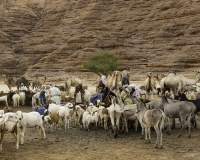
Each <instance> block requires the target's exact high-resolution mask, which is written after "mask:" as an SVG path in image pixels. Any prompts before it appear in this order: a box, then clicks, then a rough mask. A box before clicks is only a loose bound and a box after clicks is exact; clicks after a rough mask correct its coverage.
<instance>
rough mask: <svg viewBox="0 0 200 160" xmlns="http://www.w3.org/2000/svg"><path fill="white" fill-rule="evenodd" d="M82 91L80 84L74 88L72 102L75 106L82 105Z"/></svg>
mask: <svg viewBox="0 0 200 160" xmlns="http://www.w3.org/2000/svg"><path fill="white" fill-rule="evenodd" d="M84 93H85V91H84V89H83V86H82V84H79V85H78V86H76V87H75V92H74V102H75V105H77V104H84Z"/></svg>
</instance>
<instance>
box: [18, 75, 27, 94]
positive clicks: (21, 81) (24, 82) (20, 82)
mask: <svg viewBox="0 0 200 160" xmlns="http://www.w3.org/2000/svg"><path fill="white" fill-rule="evenodd" d="M22 83H23V85H24V86H25V87H26V88H27V89H28V91H29V87H30V82H29V81H28V80H27V79H26V78H25V77H21V78H19V79H18V80H17V81H16V85H17V89H18V90H19V88H20V87H21V84H22Z"/></svg>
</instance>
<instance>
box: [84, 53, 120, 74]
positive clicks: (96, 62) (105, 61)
mask: <svg viewBox="0 0 200 160" xmlns="http://www.w3.org/2000/svg"><path fill="white" fill-rule="evenodd" d="M118 61H119V58H118V57H117V56H116V55H114V54H111V53H109V52H108V51H100V52H96V53H93V54H91V55H90V56H89V57H88V58H87V60H86V62H85V63H84V64H83V67H84V68H85V69H88V70H90V71H91V72H94V73H96V74H98V75H99V76H100V75H101V74H105V75H107V74H109V73H111V72H113V71H115V70H117V69H118V65H119V62H118Z"/></svg>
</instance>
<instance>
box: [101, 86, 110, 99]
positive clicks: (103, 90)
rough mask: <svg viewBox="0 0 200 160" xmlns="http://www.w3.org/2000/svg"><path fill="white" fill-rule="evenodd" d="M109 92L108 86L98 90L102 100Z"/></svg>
mask: <svg viewBox="0 0 200 160" xmlns="http://www.w3.org/2000/svg"><path fill="white" fill-rule="evenodd" d="M109 92H110V89H109V88H108V87H104V88H103V89H102V90H101V92H100V94H101V95H102V98H101V101H103V100H104V99H105V98H106V96H107V95H108V94H109Z"/></svg>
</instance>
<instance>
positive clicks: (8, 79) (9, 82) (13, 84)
mask: <svg viewBox="0 0 200 160" xmlns="http://www.w3.org/2000/svg"><path fill="white" fill-rule="evenodd" d="M2 77H3V78H4V83H5V84H6V85H7V86H8V88H9V90H10V91H11V88H12V87H16V86H17V84H16V80H14V79H13V78H12V77H10V76H9V77H7V76H6V75H2Z"/></svg>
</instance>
